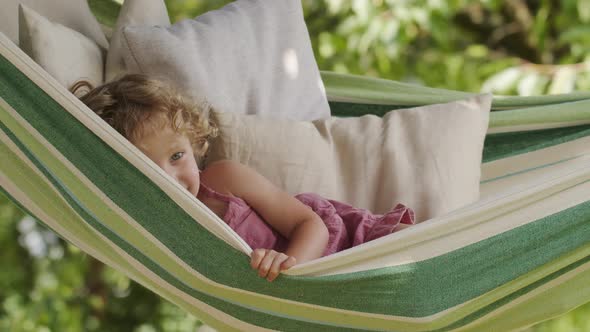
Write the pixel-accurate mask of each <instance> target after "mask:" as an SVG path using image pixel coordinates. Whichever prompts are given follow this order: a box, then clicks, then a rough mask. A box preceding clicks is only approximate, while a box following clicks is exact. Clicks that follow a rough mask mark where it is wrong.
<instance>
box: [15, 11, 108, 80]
mask: <svg viewBox="0 0 590 332" xmlns="http://www.w3.org/2000/svg"><path fill="white" fill-rule="evenodd" d="M19 38H20V45H21V48H22V49H23V51H25V53H27V54H28V55H29V56H30V57H31V58H32V59H33V60H35V62H37V63H38V64H39V65H40V66H41V67H43V69H45V70H46V71H47V72H48V73H49V74H51V75H52V76H53V77H54V78H55V79H57V80H58V81H59V83H61V84H62V85H63V86H65V87H66V88H70V87H71V86H72V84H74V83H75V82H76V81H78V80H86V81H88V82H90V83H91V84H92V85H93V86H98V85H100V84H102V83H103V68H104V57H103V52H102V50H101V49H100V47H99V46H98V45H97V44H96V43H95V42H94V41H92V40H90V39H89V38H88V37H86V36H84V35H82V34H80V33H78V32H76V31H74V30H72V29H70V28H67V27H65V26H63V25H61V24H57V23H52V22H50V21H49V20H47V19H46V18H45V17H43V16H41V15H39V14H38V13H36V12H35V11H34V10H32V9H30V8H28V7H26V6H24V5H20V6H19Z"/></svg>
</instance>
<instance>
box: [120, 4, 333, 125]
mask: <svg viewBox="0 0 590 332" xmlns="http://www.w3.org/2000/svg"><path fill="white" fill-rule="evenodd" d="M124 35H125V38H123V39H124V40H125V41H126V42H127V48H126V50H125V52H124V58H125V64H126V65H127V66H128V69H129V70H131V71H133V72H139V73H145V74H149V75H151V76H154V77H159V78H163V79H168V80H172V81H174V82H175V83H176V84H177V85H179V87H180V88H181V91H183V92H184V93H186V94H187V95H189V96H191V97H193V99H194V100H195V101H196V102H203V101H205V100H206V101H208V102H209V103H210V104H211V105H212V106H213V107H214V108H216V109H218V110H223V111H226V112H236V113H241V114H265V115H269V116H275V117H283V118H290V119H297V120H312V119H319V118H326V117H328V116H329V115H330V109H329V106H328V102H327V99H326V95H325V93H324V88H323V83H322V80H321V78H320V73H319V70H318V67H317V64H316V62H315V58H314V56H313V52H312V48H311V42H310V39H309V34H308V32H307V27H306V26H305V21H304V20H303V12H302V8H301V2H300V1H299V0H281V1H267V0H249V1H236V2H232V3H230V4H228V5H226V6H225V7H223V8H221V9H219V10H213V11H210V12H207V13H205V14H203V15H201V16H199V17H197V18H195V19H192V20H183V21H180V22H177V23H175V24H173V25H172V26H170V27H127V28H125V30H124Z"/></svg>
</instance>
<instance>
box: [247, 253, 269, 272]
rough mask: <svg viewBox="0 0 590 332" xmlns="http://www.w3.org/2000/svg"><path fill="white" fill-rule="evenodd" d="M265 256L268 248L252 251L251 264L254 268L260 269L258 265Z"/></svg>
mask: <svg viewBox="0 0 590 332" xmlns="http://www.w3.org/2000/svg"><path fill="white" fill-rule="evenodd" d="M264 256H266V249H256V250H254V251H252V258H251V260H250V266H252V268H253V269H254V270H258V267H259V266H260V263H261V262H262V259H263V258H264Z"/></svg>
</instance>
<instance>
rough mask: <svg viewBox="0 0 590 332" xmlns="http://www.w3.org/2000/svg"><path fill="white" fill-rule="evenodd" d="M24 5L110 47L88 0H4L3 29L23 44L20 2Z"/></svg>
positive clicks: (0, 26) (0, 15) (0, 24)
mask: <svg viewBox="0 0 590 332" xmlns="http://www.w3.org/2000/svg"><path fill="white" fill-rule="evenodd" d="M21 3H22V4H24V5H26V6H28V7H29V8H31V9H33V10H35V11H36V12H37V13H39V14H40V15H43V16H45V17H47V19H49V20H50V21H52V22H55V23H59V24H62V25H64V26H66V27H68V28H70V29H72V30H75V31H78V32H80V33H81V34H83V35H85V36H86V37H88V38H90V39H91V40H93V41H94V42H95V43H96V44H98V45H99V46H100V47H101V48H103V49H105V50H106V49H107V48H108V47H109V45H108V42H107V39H106V37H105V36H104V33H103V32H102V30H101V28H100V24H99V23H98V21H97V20H96V17H94V15H93V14H92V12H91V11H90V7H88V2H87V1H86V0H2V5H1V10H0V32H3V33H4V34H5V35H7V36H8V38H10V39H11V40H12V41H13V42H14V43H15V44H17V45H19V37H18V35H19V28H18V5H19V4H21Z"/></svg>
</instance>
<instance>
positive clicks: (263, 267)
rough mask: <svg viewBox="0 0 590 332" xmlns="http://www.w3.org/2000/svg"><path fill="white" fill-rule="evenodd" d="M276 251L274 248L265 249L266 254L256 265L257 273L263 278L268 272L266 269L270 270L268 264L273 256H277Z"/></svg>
mask: <svg viewBox="0 0 590 332" xmlns="http://www.w3.org/2000/svg"><path fill="white" fill-rule="evenodd" d="M277 254H278V252H276V251H274V250H267V251H266V255H265V256H264V258H263V259H262V262H260V265H259V266H258V275H259V276H261V277H263V278H265V277H266V275H267V274H268V271H269V270H270V266H271V264H272V262H273V260H274V258H275V256H277Z"/></svg>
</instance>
